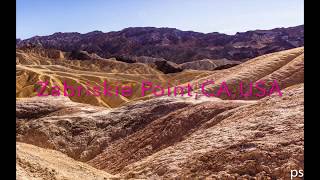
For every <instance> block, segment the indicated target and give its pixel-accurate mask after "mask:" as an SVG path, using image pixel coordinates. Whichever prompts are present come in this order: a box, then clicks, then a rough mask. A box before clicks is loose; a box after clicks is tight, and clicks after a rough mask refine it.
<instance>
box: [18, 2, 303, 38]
mask: <svg viewBox="0 0 320 180" xmlns="http://www.w3.org/2000/svg"><path fill="white" fill-rule="evenodd" d="M303 11H304V5H303V0H267V1H263V0H17V21H16V23H17V30H16V36H17V38H22V39H25V38H29V37H32V36H35V35H49V34H53V33H55V32H80V33H87V32H90V31H94V30H100V31H103V32H108V31H117V30H121V29H123V28H126V27H141V26H154V27H173V28H178V29H181V30H192V31H198V32H206V33H207V32H221V33H226V34H234V33H236V32H242V31H247V30H255V29H271V28H275V27H289V26H296V25H301V24H303V23H304V16H303V15H304V12H303Z"/></svg>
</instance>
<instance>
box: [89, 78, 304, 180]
mask: <svg viewBox="0 0 320 180" xmlns="http://www.w3.org/2000/svg"><path fill="white" fill-rule="evenodd" d="M303 103H304V96H303V84H299V85H295V86H293V87H289V88H287V89H286V90H285V92H284V96H283V97H278V96H272V97H266V98H264V99H261V100H259V101H258V102H257V103H254V104H249V105H245V106H241V107H238V108H234V109H232V110H228V111H225V112H222V113H220V114H219V115H217V116H215V117H213V118H212V119H210V120H208V121H207V122H206V123H203V124H202V126H201V127H200V128H197V130H196V131H195V132H193V133H192V134H191V135H189V136H188V137H186V138H184V140H182V141H180V142H178V143H175V144H173V145H172V146H170V147H167V148H165V149H162V150H160V151H158V152H156V153H154V154H152V155H151V156H148V157H145V158H143V159H142V160H140V161H138V162H135V163H133V164H130V165H128V166H126V167H125V168H123V169H122V170H121V171H119V172H121V173H123V174H124V177H127V178H129V177H134V178H145V177H152V176H155V177H159V176H160V177H163V178H183V177H184V178H187V177H188V178H204V177H211V178H218V179H236V178H239V177H240V176H242V177H243V178H249V177H261V178H262V177H263V178H267V177H269V178H272V179H276V178H284V179H286V178H290V170H292V169H303V166H304V160H303V152H304V145H303V144H304V135H303V131H304V117H303V116H304V113H303V111H304V109H303ZM190 111H192V110H190ZM185 120H186V119H185ZM174 123H177V122H170V124H174ZM176 131H178V130H177V129H176ZM165 135H166V132H163V133H162V132H160V133H159V134H154V133H153V134H150V136H151V137H152V136H165ZM145 136H147V135H145ZM145 141H146V140H145V139H139V142H142V143H143V142H145ZM127 143H129V142H127ZM153 144H154V143H150V147H149V149H151V150H152V149H153V147H154V146H153ZM137 154H139V153H137ZM105 155H106V154H105ZM106 156H107V157H108V156H110V155H106ZM135 156H136V154H132V155H131V157H129V158H128V159H130V158H134V157H135ZM99 159H100V160H101V161H99ZM105 159H106V158H105V157H104V156H98V157H97V158H95V159H94V160H93V161H92V164H93V165H96V167H98V168H99V163H102V164H105V162H104V161H105ZM97 162H99V163H97ZM109 163H110V164H113V162H109ZM110 167H112V165H110Z"/></svg>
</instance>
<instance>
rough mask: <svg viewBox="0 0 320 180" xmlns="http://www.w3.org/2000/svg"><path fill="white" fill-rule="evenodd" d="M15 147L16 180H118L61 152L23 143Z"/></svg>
mask: <svg viewBox="0 0 320 180" xmlns="http://www.w3.org/2000/svg"><path fill="white" fill-rule="evenodd" d="M16 146H17V147H16V150H17V155H16V163H17V167H16V171H17V173H16V175H17V178H16V179H17V180H24V179H46V180H63V179H64V180H65V179H69V180H79V179H83V180H86V179H97V180H104V179H118V178H117V177H116V176H113V175H111V174H108V173H106V172H105V171H101V170H98V169H95V168H93V167H91V166H89V165H88V164H85V163H81V162H77V161H75V160H73V159H72V158H70V157H68V156H66V155H65V154H62V153H61V152H57V151H54V150H48V149H43V148H39V147H37V146H33V145H29V144H24V143H17V144H16Z"/></svg>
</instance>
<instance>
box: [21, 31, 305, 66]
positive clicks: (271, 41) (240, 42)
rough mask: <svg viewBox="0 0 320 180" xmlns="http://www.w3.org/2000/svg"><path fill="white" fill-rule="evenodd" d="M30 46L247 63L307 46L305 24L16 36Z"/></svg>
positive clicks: (183, 60)
mask: <svg viewBox="0 0 320 180" xmlns="http://www.w3.org/2000/svg"><path fill="white" fill-rule="evenodd" d="M29 45H37V46H41V47H43V48H51V49H57V50H61V51H65V52H79V51H86V52H88V53H90V54H92V53H94V54H96V55H98V56H100V57H102V58H113V57H115V58H117V59H119V60H120V61H123V60H126V61H128V59H129V61H131V60H132V59H137V58H138V59H141V58H140V57H147V58H149V59H150V58H162V59H164V60H168V61H171V62H173V63H176V64H182V63H188V62H194V61H200V60H205V59H211V60H219V59H223V61H225V60H232V61H240V62H244V61H246V60H248V59H251V58H254V57H257V56H260V55H264V54H268V53H272V52H278V51H283V50H287V49H292V48H296V47H302V46H304V25H299V26H295V27H289V28H275V29H271V30H253V31H247V32H241V33H236V34H235V35H227V34H222V33H217V32H213V33H200V32H193V31H181V30H178V29H175V28H155V27H131V28H126V29H123V30H121V31H113V32H107V33H104V32H101V31H93V32H89V33H86V34H81V33H76V32H72V33H61V32H58V33H54V34H52V35H49V36H35V37H32V38H29V39H25V40H20V39H16V47H17V48H22V47H25V46H29ZM138 61H139V60H138ZM140 61H141V60H140ZM143 61H145V60H143ZM134 62H135V61H134ZM206 63H208V62H207V61H206ZM185 66H190V65H185Z"/></svg>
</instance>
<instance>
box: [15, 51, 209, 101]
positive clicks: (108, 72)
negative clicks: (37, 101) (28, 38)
mask: <svg viewBox="0 0 320 180" xmlns="http://www.w3.org/2000/svg"><path fill="white" fill-rule="evenodd" d="M55 53H56V55H58V56H55V55H51V56H50V58H49V56H48V54H45V53H39V52H24V51H21V50H17V52H16V83H17V84H16V97H17V98H23V97H33V96H37V91H36V89H35V88H39V87H37V86H36V84H38V82H39V81H43V82H45V81H47V82H49V87H52V86H55V85H57V86H59V87H60V89H61V95H64V94H63V83H64V82H66V84H68V85H70V86H79V85H81V86H83V87H84V88H86V89H88V87H89V88H92V86H94V85H97V86H99V87H100V88H101V89H103V82H104V81H106V82H107V85H109V86H111V87H116V86H117V85H128V86H131V87H132V88H133V93H132V95H131V96H128V97H124V96H122V95H121V93H120V94H119V95H117V93H115V90H113V92H114V93H113V94H114V95H113V96H111V97H110V96H104V95H103V94H101V96H88V95H86V94H85V93H82V94H81V96H80V97H78V96H77V95H75V96H72V97H70V99H71V100H73V101H76V102H82V103H88V104H92V105H102V106H106V107H117V106H119V105H121V104H123V103H126V102H129V101H131V100H134V99H135V98H138V97H141V82H142V81H143V80H145V81H150V82H152V83H154V84H161V85H163V86H164V85H167V83H169V85H173V84H181V83H185V82H188V81H191V80H193V79H194V78H195V77H205V76H207V75H209V74H210V72H209V71H184V72H182V73H178V74H163V73H162V72H160V71H158V70H156V69H154V68H152V67H151V66H150V65H147V64H142V63H133V64H129V63H124V62H119V61H115V60H114V59H105V60H87V61H83V60H66V59H65V57H64V56H63V53H61V54H60V55H61V56H60V55H59V53H57V52H55ZM168 81H169V82H168ZM88 84H89V86H88ZM51 92H52V89H51V88H48V89H47V91H46V92H45V94H47V93H51Z"/></svg>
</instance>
